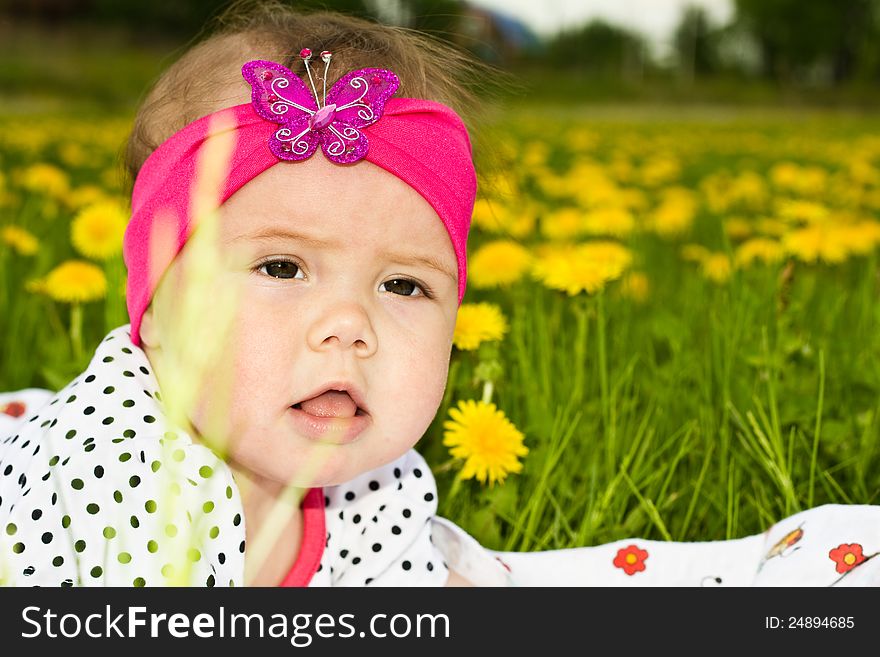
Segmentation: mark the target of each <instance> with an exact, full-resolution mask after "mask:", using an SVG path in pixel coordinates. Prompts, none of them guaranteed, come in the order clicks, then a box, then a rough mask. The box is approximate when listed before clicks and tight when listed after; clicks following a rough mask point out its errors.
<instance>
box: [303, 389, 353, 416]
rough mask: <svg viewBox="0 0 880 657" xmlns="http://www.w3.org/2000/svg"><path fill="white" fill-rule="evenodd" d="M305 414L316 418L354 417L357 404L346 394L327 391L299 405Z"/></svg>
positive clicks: (337, 391)
mask: <svg viewBox="0 0 880 657" xmlns="http://www.w3.org/2000/svg"><path fill="white" fill-rule="evenodd" d="M300 407H301V408H302V410H304V411H305V412H306V413H310V414H311V415H316V416H318V417H354V414H355V413H356V412H357V404H355V403H354V400H353V399H352V398H351V397H350V396H349V395H348V393H347V392H341V391H339V390H328V391H327V392H324V393H321V394H320V395H318V396H317V397H313V398H312V399H307V400H306V401H304V402H301V403H300Z"/></svg>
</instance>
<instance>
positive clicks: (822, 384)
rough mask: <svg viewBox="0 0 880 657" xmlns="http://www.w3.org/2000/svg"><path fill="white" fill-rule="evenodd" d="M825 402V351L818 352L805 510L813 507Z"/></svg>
mask: <svg viewBox="0 0 880 657" xmlns="http://www.w3.org/2000/svg"><path fill="white" fill-rule="evenodd" d="M824 402H825V350H824V349H820V350H819V402H818V404H817V408H816V431H815V432H814V433H813V454H812V456H811V458H810V494H809V496H808V498H807V508H812V506H813V490H814V488H815V484H816V459H818V457H819V433H820V431H821V430H822V406H823V404H824Z"/></svg>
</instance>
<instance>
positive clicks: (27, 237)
mask: <svg viewBox="0 0 880 657" xmlns="http://www.w3.org/2000/svg"><path fill="white" fill-rule="evenodd" d="M0 241H2V242H3V243H4V244H6V245H8V246H10V247H12V249H13V250H15V252H16V253H18V254H19V255H23V256H31V255H34V254H35V253H36V252H37V251H38V250H39V249H40V243H39V241H37V238H36V237H34V236H33V235H32V234H31V233H29V232H28V231H26V230H25V229H24V228H22V227H20V226H4V227H3V229H2V230H0Z"/></svg>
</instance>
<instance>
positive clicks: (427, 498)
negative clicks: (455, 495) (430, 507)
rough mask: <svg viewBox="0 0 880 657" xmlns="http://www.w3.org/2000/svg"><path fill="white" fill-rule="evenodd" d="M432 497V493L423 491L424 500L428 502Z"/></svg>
mask: <svg viewBox="0 0 880 657" xmlns="http://www.w3.org/2000/svg"><path fill="white" fill-rule="evenodd" d="M433 499H434V493H425V502H430V501H431V500H433Z"/></svg>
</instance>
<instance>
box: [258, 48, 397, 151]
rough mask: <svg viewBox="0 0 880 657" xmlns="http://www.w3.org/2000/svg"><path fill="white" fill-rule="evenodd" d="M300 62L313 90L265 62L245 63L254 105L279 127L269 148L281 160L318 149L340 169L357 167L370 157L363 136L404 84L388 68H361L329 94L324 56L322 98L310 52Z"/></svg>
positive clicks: (327, 60) (327, 56)
mask: <svg viewBox="0 0 880 657" xmlns="http://www.w3.org/2000/svg"><path fill="white" fill-rule="evenodd" d="M300 57H301V58H302V60H303V62H304V63H305V66H306V73H308V76H309V82H310V83H311V85H312V92H313V94H314V95H313V94H312V93H310V92H309V89H308V87H306V84H305V82H303V81H302V79H300V77H299V76H297V75H295V74H294V73H293V72H292V71H291V70H290V69H288V68H287V67H285V66H282V65H281V64H276V63H275V62H269V61H265V60H262V59H258V60H254V61H250V62H248V63H247V64H245V65H244V66H243V67H242V69H241V73H242V75H243V76H244V79H245V80H247V81H248V83H249V84H250V85H251V89H252V94H251V99H252V100H251V102H252V103H253V106H254V109H255V110H256V112H257V114H259V115H260V116H261V117H262V118H264V119H266V120H267V121H272V122H274V123H278V124H280V125H281V127H280V128H279V129H278V130H277V131H276V132H275V133H274V134H273V135H272V137H270V138H269V149H270V150H271V151H272V153H274V154H275V156H276V157H278V158H280V159H282V160H293V161H299V160H305V159H308V158H309V157H311V156H312V154H313V153H314V152H315V150H316V149H317V147H318V144H320V145H321V149H322V150H323V151H324V155H326V156H327V158H328V159H329V160H331V161H333V162H336V163H337V164H349V163H351V162H357V161H358V160H360V159H361V158H363V157H364V156H365V155H366V154H367V150H368V149H369V141H368V140H367V136H366V135H365V134H364V133H363V132H362V131H361V128H364V127H366V126H368V125H370V124H372V123H375V122H376V121H378V120H379V118H380V117H381V116H382V112H383V111H384V109H385V101H387V100H388V99H389V98H390V97H391V96H392V95H393V94H394V92H395V91H397V88H398V86H400V80H399V79H398V77H397V76H396V75H395V74H394V73H392V72H391V71H389V70H387V69H384V68H362V69H357V70H354V71H350V72H348V73H346V74H345V75H343V76H342V77H341V78H339V80H337V81H336V84H334V85H333V88H332V89H330V92H329V93H328V92H327V70H328V69H329V68H330V59H331V58H332V57H333V55H332V54H331V53H330V52H329V51H327V50H325V51H323V52H322V53H321V61H323V62H324V77H323V83H324V93H323V96H319V95H318V89H317V87H316V86H315V80H314V78H313V77H312V71H311V69H310V68H309V61H310V60H311V59H312V51H311V50H309V49H308V48H303V49H302V51H300Z"/></svg>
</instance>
